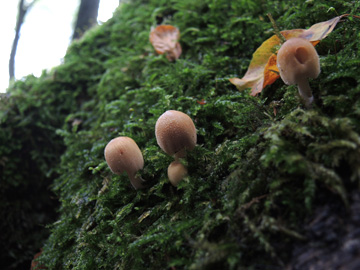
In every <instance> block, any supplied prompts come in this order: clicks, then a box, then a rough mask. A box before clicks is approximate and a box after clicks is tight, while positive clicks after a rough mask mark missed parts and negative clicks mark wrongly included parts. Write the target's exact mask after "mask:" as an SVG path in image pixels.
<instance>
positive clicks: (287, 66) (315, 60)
mask: <svg viewBox="0 0 360 270" xmlns="http://www.w3.org/2000/svg"><path fill="white" fill-rule="evenodd" d="M277 66H278V68H279V70H280V77H281V79H282V80H283V81H284V83H286V84H288V85H292V84H296V85H297V86H298V90H299V94H300V96H301V97H302V98H303V99H304V101H305V106H306V107H307V108H309V107H310V105H311V103H312V102H313V100H314V97H313V95H312V92H311V88H310V85H309V81H308V78H312V79H315V78H317V77H318V76H319V74H320V61H319V56H318V54H317V52H316V50H315V48H314V46H313V45H312V44H311V43H310V42H309V41H308V40H306V39H304V38H290V39H289V40H287V41H286V42H285V43H284V44H283V45H282V46H281V48H280V49H279V51H278V53H277Z"/></svg>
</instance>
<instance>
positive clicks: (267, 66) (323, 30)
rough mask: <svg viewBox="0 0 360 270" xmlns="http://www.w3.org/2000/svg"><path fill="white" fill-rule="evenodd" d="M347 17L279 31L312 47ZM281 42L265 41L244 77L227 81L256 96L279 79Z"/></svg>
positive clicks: (272, 39) (256, 52)
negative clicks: (278, 52)
mask: <svg viewBox="0 0 360 270" xmlns="http://www.w3.org/2000/svg"><path fill="white" fill-rule="evenodd" d="M345 16H349V15H348V14H344V15H341V16H338V17H335V18H333V19H331V20H328V21H325V22H320V23H317V24H314V25H313V26H311V27H310V28H309V29H292V30H284V31H280V33H281V34H282V35H283V36H284V38H285V39H290V38H293V37H301V38H305V39H307V40H309V41H310V42H311V43H312V44H313V45H314V46H315V45H316V44H318V43H319V42H320V40H322V39H324V38H325V37H327V36H328V35H329V34H330V33H331V32H332V31H333V30H334V28H335V26H336V24H337V23H338V22H339V21H340V19H341V18H342V17H345ZM280 44H281V41H280V39H279V37H278V36H276V35H273V36H272V37H270V38H269V39H267V40H265V41H264V42H263V43H262V44H261V46H260V47H259V48H258V49H257V50H256V51H255V52H254V54H253V57H252V59H251V62H250V65H249V68H248V70H247V71H246V73H245V75H244V77H242V78H241V79H239V78H231V79H229V80H230V82H231V83H232V84H234V85H235V86H236V88H237V89H239V90H240V91H241V90H244V89H246V88H251V93H250V95H252V96H256V95H257V94H259V93H261V91H262V90H263V89H264V88H265V87H266V86H267V85H270V84H272V83H274V82H275V81H276V80H277V79H278V78H279V69H278V68H277V65H276V52H277V47H278V46H280Z"/></svg>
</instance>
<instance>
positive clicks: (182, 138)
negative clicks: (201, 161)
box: [155, 110, 196, 157]
mask: <svg viewBox="0 0 360 270" xmlns="http://www.w3.org/2000/svg"><path fill="white" fill-rule="evenodd" d="M155 136H156V141H157V143H158V145H159V146H160V148H161V149H162V150H164V152H165V153H167V154H168V155H170V156H172V155H175V154H176V155H177V157H183V156H184V155H185V153H186V151H187V150H192V149H193V148H194V147H195V145H196V128H195V125H194V123H193V121H192V120H191V118H190V117H189V116H188V115H187V114H185V113H183V112H179V111H175V110H170V111H166V112H165V113H163V114H162V115H161V116H160V117H159V119H158V120H157V122H156V125H155Z"/></svg>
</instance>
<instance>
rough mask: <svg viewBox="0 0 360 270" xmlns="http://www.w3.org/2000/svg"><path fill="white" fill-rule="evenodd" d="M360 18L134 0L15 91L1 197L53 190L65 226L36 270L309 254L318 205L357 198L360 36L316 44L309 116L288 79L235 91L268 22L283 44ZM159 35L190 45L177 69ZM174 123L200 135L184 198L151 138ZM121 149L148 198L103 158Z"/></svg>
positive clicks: (268, 4) (56, 228)
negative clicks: (35, 187)
mask: <svg viewBox="0 0 360 270" xmlns="http://www.w3.org/2000/svg"><path fill="white" fill-rule="evenodd" d="M309 10H310V11H311V12H309ZM358 11H359V6H358V5H357V4H355V5H349V4H348V3H344V2H343V1H305V2H304V1H295V2H291V3H285V2H284V1H260V0H258V1H235V2H234V1H232V2H229V1H227V0H218V1H210V0H207V1H200V2H199V1H190V0H186V1H159V0H158V1H140V0H137V1H129V2H125V3H122V4H121V7H120V8H119V9H118V10H117V12H116V13H115V16H114V18H112V19H111V20H110V21H108V22H107V23H105V24H104V25H102V26H100V27H98V28H96V29H93V30H91V31H90V32H88V33H87V34H86V35H85V36H84V38H83V39H81V40H80V41H77V42H75V43H74V44H72V45H71V46H70V48H69V50H68V53H67V55H66V57H65V60H64V64H63V65H61V66H59V67H56V68H54V70H53V71H52V72H51V73H50V74H46V73H44V74H43V76H42V77H41V78H39V79H37V78H34V77H28V78H26V79H25V80H24V81H18V82H16V83H15V84H14V85H13V86H12V87H11V88H10V89H9V92H8V95H9V97H8V98H3V99H2V100H1V105H0V106H1V108H4V110H3V112H2V114H1V122H0V123H1V127H2V129H1V132H0V136H1V138H4V142H5V143H3V140H2V141H1V142H2V144H1V146H0V147H1V148H0V151H1V152H0V153H1V156H5V157H6V158H7V159H6V166H4V165H2V163H0V166H1V167H0V169H1V170H2V172H4V173H3V174H2V175H4V177H3V178H2V182H1V185H2V187H5V189H3V190H4V193H3V194H5V193H6V191H5V190H9V189H10V188H13V189H14V190H15V187H10V186H11V185H13V186H22V187H24V189H25V190H26V189H27V187H28V186H27V185H29V184H30V183H35V182H36V181H38V180H39V179H41V181H43V182H41V181H40V183H42V184H41V187H46V186H48V185H50V183H51V187H52V190H53V192H55V194H56V196H57V198H58V200H59V202H60V206H59V209H58V211H59V217H58V220H57V221H56V222H55V223H53V224H52V225H49V228H50V231H51V234H50V236H49V237H48V238H47V240H46V242H45V243H44V242H43V239H44V238H45V237H46V236H45V237H43V238H41V239H39V240H40V241H38V244H37V247H40V246H41V245H42V244H43V243H44V253H43V255H42V256H41V259H40V260H41V261H42V262H43V263H44V264H45V265H47V266H48V267H49V268H51V269H168V268H178V269H239V267H240V268H241V267H247V268H248V269H256V267H261V266H263V265H267V266H273V267H276V266H279V267H280V266H282V265H284V264H286V263H287V262H288V260H289V258H290V256H291V251H292V246H293V244H294V243H296V242H297V241H306V238H305V236H304V235H303V230H304V225H303V224H304V220H305V219H306V218H307V217H308V216H309V215H310V214H311V213H312V210H313V207H314V205H316V204H318V203H326V200H324V199H320V198H324V197H325V198H328V200H338V201H339V202H341V204H343V205H344V208H346V207H347V206H348V205H349V203H350V202H349V198H348V190H350V189H354V188H359V184H360V182H359V179H360V171H359V166H358V164H359V161H360V153H359V150H358V149H360V148H359V144H360V137H359V132H360V131H359V126H360V125H359V91H360V89H359V80H360V77H359V73H358V67H357V66H358V64H359V61H358V59H359V52H360V50H359V43H358V42H357V40H358V39H357V38H355V37H360V33H359V21H357V20H356V19H344V21H343V22H341V23H339V25H338V26H337V27H336V29H335V30H334V32H333V33H331V34H330V35H329V36H328V37H327V38H326V39H325V40H323V41H322V42H321V43H320V44H319V45H317V50H318V52H319V55H320V58H321V60H320V61H321V69H322V73H321V75H320V76H319V78H318V79H316V80H312V81H311V82H310V84H311V87H312V89H313V90H314V96H315V104H314V108H313V109H311V110H307V111H306V110H303V109H302V108H301V107H302V105H301V100H300V98H299V97H298V94H297V89H296V87H294V86H286V85H284V84H283V83H282V82H281V80H279V81H277V82H276V83H274V84H273V85H271V86H269V87H268V88H267V89H265V90H264V93H263V94H261V96H259V97H251V96H249V94H248V92H247V91H245V92H238V91H237V90H236V89H235V87H234V86H233V85H231V84H230V83H229V81H228V79H229V78H231V77H233V76H238V77H241V76H242V75H243V74H244V73H245V72H246V69H247V67H248V64H249V62H250V59H251V55H252V53H253V52H254V51H255V49H256V48H257V47H258V46H259V45H260V44H261V43H262V42H263V41H264V40H266V39H267V38H268V37H270V36H271V35H272V34H273V33H272V30H271V24H270V23H269V22H268V20H267V17H266V14H267V13H269V12H271V13H272V15H273V17H274V19H275V20H276V21H277V23H278V26H279V27H280V29H281V30H282V29H291V28H307V27H310V26H311V25H312V24H314V23H317V22H320V21H325V20H328V19H330V18H332V17H335V16H336V15H337V14H334V13H338V14H343V13H354V14H356V13H358ZM157 23H168V24H172V25H175V26H177V27H179V29H180V31H181V33H182V37H181V41H180V42H181V45H182V47H183V54H182V55H181V57H180V59H179V60H177V61H176V62H174V63H170V62H168V61H167V59H166V58H165V57H164V56H161V55H156V54H155V52H154V50H153V48H152V47H151V45H150V43H149V41H148V36H149V31H150V28H151V26H154V25H156V24H157ZM272 101H279V104H280V106H279V107H277V114H276V115H274V111H273V110H274V108H273V107H272V106H273V103H272ZM169 109H175V110H180V111H183V112H185V113H187V114H188V115H189V116H190V117H191V118H192V119H193V120H194V123H195V126H196V128H197V131H198V144H197V146H196V148H195V149H194V150H193V151H192V152H190V153H188V156H187V159H186V163H187V166H188V170H189V176H187V177H186V178H185V179H184V181H182V182H181V183H180V185H179V186H178V187H177V188H175V187H173V186H171V185H170V183H169V182H168V180H167V175H166V170H167V166H168V164H169V163H170V162H171V160H172V158H171V157H169V156H167V155H166V154H165V153H164V152H162V151H161V150H160V148H159V147H158V146H157V143H156V139H155V136H154V133H155V132H154V129H155V123H156V120H157V118H158V117H159V116H160V115H161V114H162V113H163V112H164V111H166V110H169ZM23 134H26V136H23ZM120 135H124V136H129V137H131V138H133V139H134V140H135V141H136V142H137V144H138V145H139V147H140V149H141V150H142V152H143V155H144V159H145V168H144V170H143V171H142V172H141V175H142V177H143V178H144V179H147V181H148V188H146V189H144V190H139V191H135V190H133V189H132V187H131V185H130V182H129V179H128V178H127V176H126V175H125V174H124V175H120V176H119V175H114V174H112V173H111V172H110V170H109V168H108V167H107V165H106V163H105V161H104V157H103V150H104V148H105V145H106V144H107V142H108V141H110V140H111V139H112V138H114V137H116V136H120ZM12 137H15V138H19V140H17V141H14V140H11V138H12ZM5 139H6V140H5ZM44 142H45V143H44ZM24 145H28V147H29V148H28V150H26V151H25V152H22V151H21V149H23V148H22V147H24ZM50 145H51V147H50ZM19 152H21V153H26V156H21V155H19V154H18V153H19ZM29 155H30V156H29ZM24 160H26V161H24ZM30 160H31V161H30ZM0 162H1V160H0ZM4 164H5V163H4ZM19 164H23V165H22V166H23V168H24V170H22V171H20V172H19V171H18V170H17V168H18V167H19V166H20V165H19ZM31 169H33V170H35V169H36V177H33V175H29V172H31ZM3 179H5V180H3ZM45 181H47V182H46V184H45V183H44V182H45ZM3 198H4V200H3V201H4V202H8V201H9V198H8V197H6V196H5V197H3ZM4 209H5V208H2V209H1V214H2V215H5V214H3V213H5V210H4ZM17 209H24V208H23V207H22V206H19V207H18V208H17ZM14 217H16V215H15V216H14ZM45 223H47V224H49V222H45ZM6 230H7V231H8V232H9V231H11V229H9V227H7V228H6ZM280 238H281V239H282V241H281V243H279V241H278V239H280ZM34 249H35V248H29V249H28V250H29V253H30V251H34ZM16 256H20V255H16ZM16 256H15V257H16ZM24 258H25V257H24Z"/></svg>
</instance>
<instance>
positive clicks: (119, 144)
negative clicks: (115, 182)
mask: <svg viewBox="0 0 360 270" xmlns="http://www.w3.org/2000/svg"><path fill="white" fill-rule="evenodd" d="M104 155H105V160H106V162H107V164H108V166H109V168H110V170H111V171H112V172H113V173H115V174H119V175H120V174H122V173H123V172H126V173H127V174H128V176H129V178H130V182H131V184H132V186H133V187H134V188H135V189H141V188H144V185H143V184H144V182H145V181H144V179H142V178H141V177H140V176H137V175H136V173H137V172H138V171H139V170H142V169H143V167H144V158H143V155H142V153H141V151H140V149H139V147H138V145H137V144H136V142H135V141H134V140H133V139H131V138H129V137H123V136H121V137H117V138H115V139H112V140H111V141H110V142H109V143H108V144H107V145H106V147H105V150H104Z"/></svg>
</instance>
